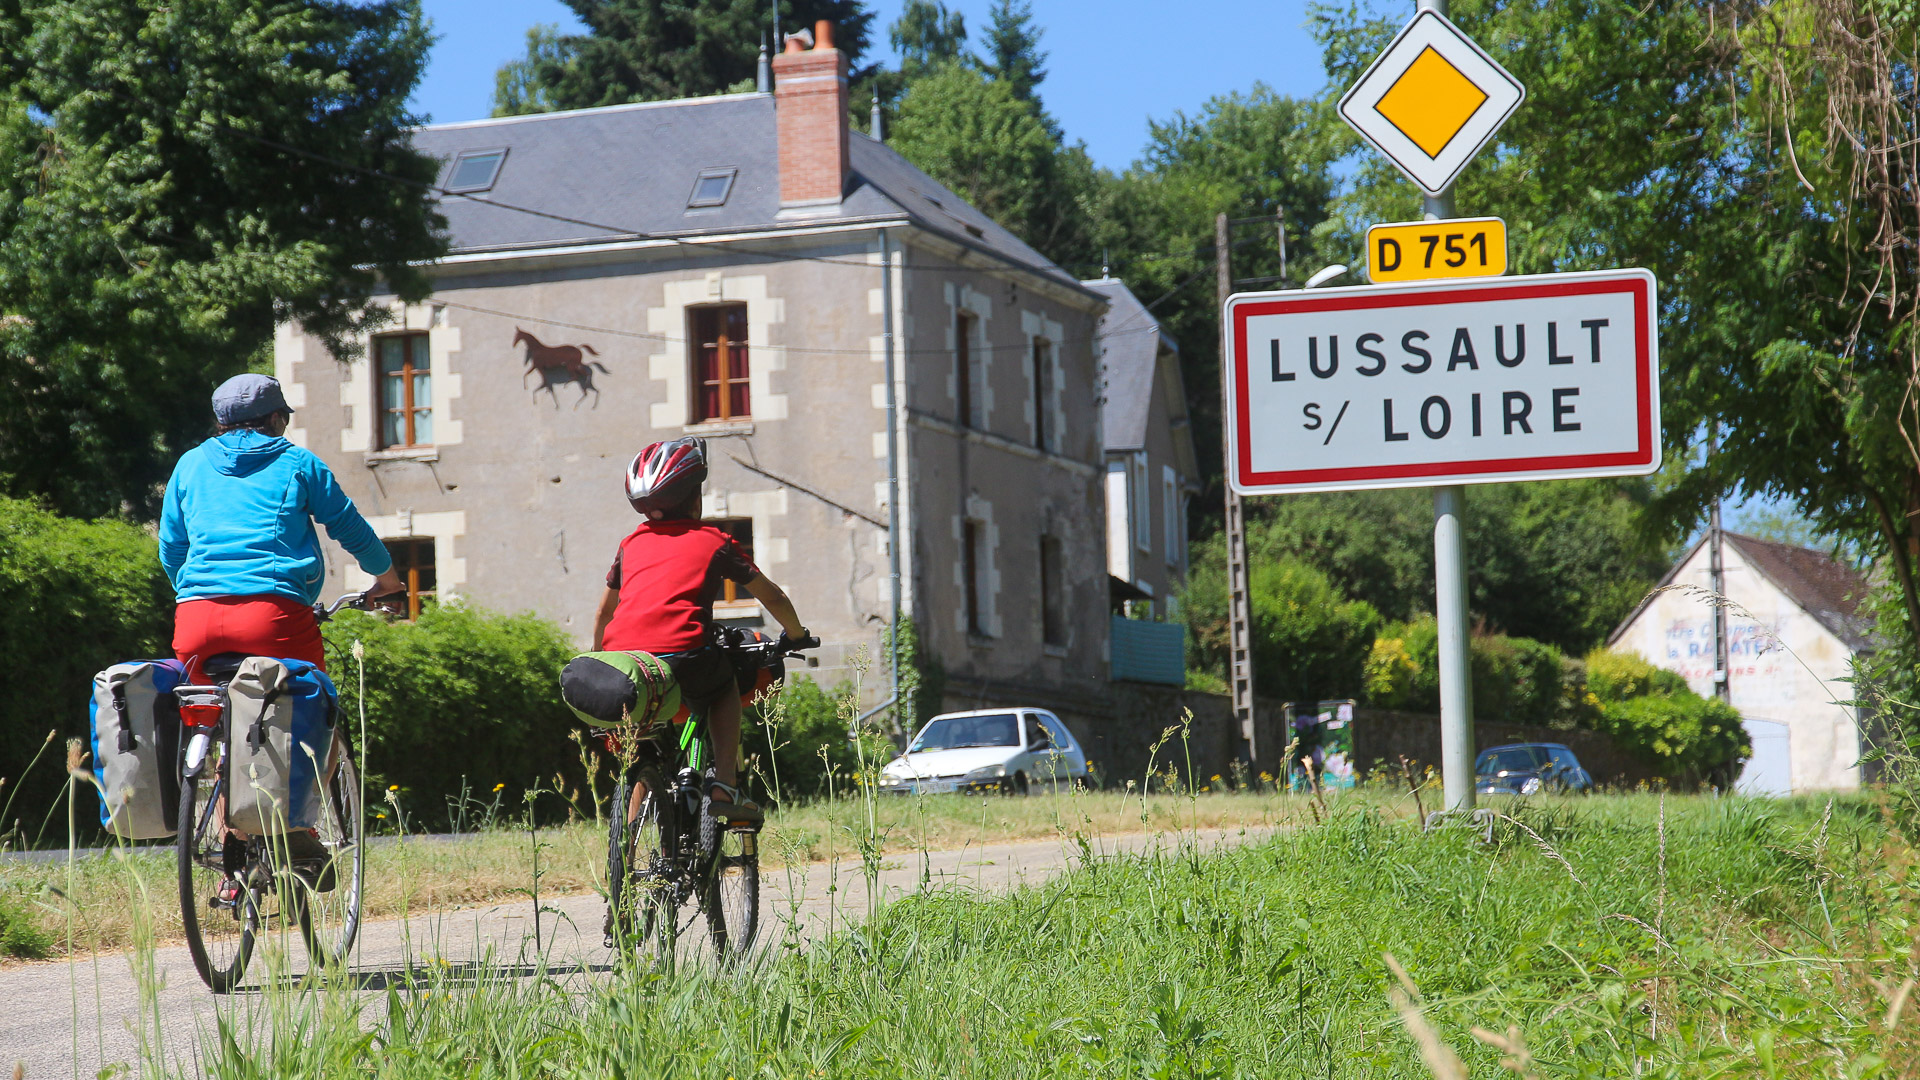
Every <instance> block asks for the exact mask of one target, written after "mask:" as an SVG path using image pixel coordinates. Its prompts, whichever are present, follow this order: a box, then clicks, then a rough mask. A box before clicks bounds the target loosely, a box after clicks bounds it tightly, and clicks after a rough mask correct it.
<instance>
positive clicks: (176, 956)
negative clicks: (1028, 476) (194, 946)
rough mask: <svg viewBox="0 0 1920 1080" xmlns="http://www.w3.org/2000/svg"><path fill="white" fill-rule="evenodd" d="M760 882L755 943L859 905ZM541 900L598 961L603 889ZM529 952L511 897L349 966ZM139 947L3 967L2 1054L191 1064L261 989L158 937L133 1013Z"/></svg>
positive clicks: (909, 866) (937, 884) (86, 1072)
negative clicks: (217, 980)
mask: <svg viewBox="0 0 1920 1080" xmlns="http://www.w3.org/2000/svg"><path fill="white" fill-rule="evenodd" d="M1269 831H1270V830H1267V829H1258V830H1255V829H1236V830H1230V831H1211V832H1203V833H1201V834H1200V840H1201V842H1202V844H1203V845H1204V846H1208V847H1214V846H1223V845H1234V844H1239V843H1242V842H1245V841H1247V840H1253V839H1259V838H1260V837H1261V836H1264V835H1265V834H1266V833H1267V832H1269ZM1178 842H1179V840H1178V838H1177V837H1174V836H1169V835H1154V836H1122V837H1115V838H1110V839H1107V840H1103V841H1096V842H1095V845H1094V847H1095V854H1096V856H1097V857H1112V856H1114V855H1120V854H1128V853H1138V852H1144V851H1149V850H1154V849H1163V850H1164V849H1171V848H1172V847H1174V846H1175V845H1176V844H1177V843H1178ZM1078 860H1079V851H1078V850H1077V848H1072V849H1070V848H1069V847H1068V845H1066V844H1064V843H1062V842H1061V841H1058V840H1047V841H1036V842H1029V843H1018V844H993V845H986V846H981V847H974V848H966V849H962V850H957V851H937V852H929V853H914V854H911V855H894V856H889V857H888V858H887V860H886V862H885V863H883V864H882V868H881V871H880V875H879V881H878V885H879V889H878V891H879V893H880V899H881V900H882V901H885V900H888V899H892V898H895V897H899V896H902V895H906V894H909V893H912V892H915V891H918V890H920V889H922V888H956V887H957V888H971V889H978V890H982V891H992V892H1004V891H1008V890H1011V889H1014V888H1018V887H1020V886H1022V885H1026V884H1036V883H1039V882H1041V881H1045V880H1046V879H1047V878H1050V877H1052V876H1054V875H1055V874H1058V873H1060V872H1062V871H1064V870H1066V869H1069V868H1070V867H1071V866H1072V865H1074V864H1076V863H1077V862H1078ZM761 893H762V897H761V910H762V912H763V916H764V919H765V925H764V927H763V929H762V931H761V933H760V941H761V942H762V943H763V944H765V943H768V942H776V941H780V940H782V939H783V937H784V936H785V933H786V931H787V929H788V925H787V924H797V929H798V932H799V934H800V936H801V937H802V938H804V939H807V940H812V939H814V938H817V937H819V936H821V935H823V934H826V933H829V932H831V931H832V930H836V929H839V928H840V927H842V926H844V925H846V924H847V923H849V922H858V921H859V920H861V919H862V918H864V917H865V915H866V912H867V910H868V898H867V887H866V880H865V878H864V877H863V876H862V875H861V873H860V867H859V864H858V863H857V862H852V863H848V862H842V863H836V864H825V863H815V864H812V865H810V866H805V867H795V868H791V869H783V870H771V871H768V872H767V873H766V874H765V876H764V878H763V880H762V882H761ZM546 904H547V906H550V907H553V908H558V909H559V914H558V915H555V914H553V913H551V912H549V913H548V914H546V915H544V916H543V918H542V930H543V933H542V937H543V938H544V944H545V946H546V948H545V952H546V955H547V957H548V960H547V966H548V969H549V970H554V969H558V970H560V971H561V972H563V973H566V974H568V975H570V976H573V977H581V978H590V977H593V976H594V975H595V974H597V973H600V972H604V971H606V970H608V966H609V963H610V961H611V959H612V957H611V955H610V954H609V952H608V950H607V949H606V948H605V947H603V946H602V944H601V940H600V926H601V920H602V916H603V915H604V913H605V910H606V909H605V906H604V904H603V902H602V901H601V899H600V897H598V896H591V895H590V896H572V897H563V898H560V899H557V900H550V901H547V902H546ZM290 936H291V937H293V938H295V939H296V940H297V938H298V935H297V934H296V935H290ZM699 937H700V935H696V934H690V935H687V938H688V939H689V940H687V941H686V942H685V943H684V944H685V948H687V949H688V950H690V951H689V957H690V958H691V957H692V956H693V955H697V950H699V949H700V948H701V942H700V941H699ZM540 952H541V949H540V947H539V946H538V945H536V944H535V942H534V940H533V919H532V914H531V910H530V907H529V905H528V904H527V903H526V902H524V901H521V902H518V903H513V904H497V905H487V906H481V907H475V908H471V909H466V910H455V911H442V912H434V913H431V914H421V915H416V916H414V917H413V918H411V919H407V920H400V919H390V920H382V921H377V922H372V923H369V924H367V926H366V927H365V928H364V930H363V931H362V932H361V934H360V941H359V947H358V956H357V958H356V960H355V962H354V963H353V964H352V969H353V971H354V973H355V975H356V976H357V977H359V978H360V980H361V981H362V985H363V986H364V987H365V988H366V989H367V991H368V992H369V993H377V992H379V991H380V990H382V989H384V988H385V987H386V986H387V985H389V984H390V983H392V982H393V981H395V980H396V979H404V978H406V977H407V976H408V974H409V973H410V972H412V971H415V970H417V968H418V965H420V964H422V963H423V962H426V961H441V962H446V963H451V964H458V963H463V962H470V961H473V960H477V959H480V958H482V957H484V956H488V955H491V957H492V958H493V959H494V960H495V961H497V962H501V963H507V964H514V963H517V962H521V961H524V960H525V959H527V958H531V957H536V956H538V955H539V954H540ZM136 959H137V958H136V957H135V956H134V955H133V954H107V955H101V956H98V957H90V958H85V959H80V960H73V961H60V962H53V963H42V964H31V965H26V966H22V967H15V968H10V969H7V970H4V971H0V1068H4V1067H5V1066H7V1065H11V1064H13V1063H14V1062H16V1061H17V1062H21V1063H23V1064H24V1067H25V1070H26V1071H25V1076H26V1077H27V1078H28V1080H41V1078H45V1077H74V1078H76V1080H77V1078H79V1077H82V1076H88V1077H91V1076H95V1075H98V1073H99V1070H101V1069H103V1068H106V1067H109V1066H111V1065H114V1064H116V1063H122V1062H125V1063H130V1064H131V1063H134V1062H135V1061H136V1060H137V1059H139V1058H140V1057H142V1056H143V1047H149V1048H157V1053H155V1054H154V1055H153V1056H157V1057H159V1058H161V1059H162V1060H165V1061H167V1062H169V1063H171V1064H173V1065H174V1066H175V1067H176V1068H178V1069H179V1071H181V1072H183V1073H186V1074H188V1075H195V1074H197V1073H198V1072H199V1071H200V1070H199V1069H198V1068H197V1067H196V1064H195V1062H196V1061H197V1059H198V1056H199V1055H198V1048H199V1040H200V1033H201V1032H203V1031H206V1030H210V1029H211V1026H212V1021H213V1020H214V1019H215V1018H216V1017H217V1016H221V1015H225V1016H229V1017H231V1018H233V1019H234V1020H235V1021H236V1022H238V1023H240V1024H242V1025H243V1026H244V1025H245V1024H246V1023H247V1020H248V1019H249V1016H250V1014H252V1013H253V1012H255V1011H256V1007H257V1005H258V1004H259V1002H260V1000H261V997H260V994H259V986H258V983H257V982H254V983H252V984H251V985H250V986H249V987H247V988H246V989H243V990H242V991H240V992H238V993H235V994H232V995H229V996H227V997H225V998H216V997H214V996H213V995H212V994H210V993H208V992H207V989H206V987H205V986H204V985H203V984H202V983H201V982H200V979H199V976H198V975H197V974H195V972H194V970H193V962H192V961H191V960H190V959H189V958H188V956H187V950H186V948H185V946H168V947H166V948H161V949H157V950H155V951H154V952H153V954H152V969H153V971H154V973H155V976H156V981H157V983H158V984H159V989H158V991H157V993H155V994H154V996H153V1001H154V1007H152V1008H150V1009H149V1010H148V1012H147V1015H146V1017H145V1018H144V1021H143V1018H142V1016H141V1011H142V1010H141V993H140V982H139V980H138V978H137V977H136V975H135V972H134V961H135V960H136ZM305 963H306V957H305V954H304V952H303V951H302V950H301V948H300V946H298V945H297V944H296V945H293V946H291V952H290V954H289V955H288V956H287V958H286V965H285V966H286V969H287V970H290V971H292V972H294V973H298V972H300V971H302V970H303V969H304V965H305ZM268 967H269V965H268V964H267V963H266V962H265V961H264V959H263V958H256V959H255V961H254V963H253V965H252V966H251V968H250V970H249V975H250V976H255V977H256V978H257V977H258V974H259V973H262V972H265V971H267V970H268Z"/></svg>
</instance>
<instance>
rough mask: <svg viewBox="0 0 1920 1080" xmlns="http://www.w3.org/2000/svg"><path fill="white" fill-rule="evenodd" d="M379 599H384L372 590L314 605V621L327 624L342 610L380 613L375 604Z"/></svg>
mask: <svg viewBox="0 0 1920 1080" xmlns="http://www.w3.org/2000/svg"><path fill="white" fill-rule="evenodd" d="M387 595H388V596H399V595H401V594H400V593H388V594H387ZM378 599H383V598H381V597H375V596H374V595H373V590H372V589H367V590H364V591H362V592H357V593H347V594H345V595H343V596H341V597H340V599H338V600H335V601H334V602H333V603H331V604H325V603H320V604H315V605H313V619H314V621H315V622H326V621H327V620H328V619H331V618H333V617H334V616H335V615H336V614H338V613H339V611H340V609H341V608H352V609H354V610H355V611H378V610H379V605H378V604H377V603H375V601H376V600H378Z"/></svg>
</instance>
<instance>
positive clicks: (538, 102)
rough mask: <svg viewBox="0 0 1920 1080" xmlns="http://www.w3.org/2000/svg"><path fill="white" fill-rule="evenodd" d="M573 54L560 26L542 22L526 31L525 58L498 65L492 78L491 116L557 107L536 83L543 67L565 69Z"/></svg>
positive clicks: (544, 90)
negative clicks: (561, 34) (562, 35)
mask: <svg viewBox="0 0 1920 1080" xmlns="http://www.w3.org/2000/svg"><path fill="white" fill-rule="evenodd" d="M572 55H573V52H572V50H571V49H569V48H568V47H567V44H566V40H565V39H564V38H562V37H561V36H560V27H558V26H556V25H554V24H553V23H542V24H540V25H539V26H534V27H530V28H528V30H527V55H526V56H524V57H522V58H520V59H518V60H509V61H508V62H507V63H505V64H502V65H501V67H500V70H499V71H497V72H495V73H494V76H493V115H495V116H524V115H526V114H527V113H543V112H552V111H554V110H555V109H557V108H559V107H560V106H559V105H558V104H556V103H555V101H554V97H553V92H552V91H551V90H550V89H548V87H547V85H546V84H545V83H543V82H541V81H540V76H539V71H540V69H541V67H542V66H543V65H544V66H546V67H548V68H551V69H553V70H558V69H560V68H562V67H564V66H566V63H567V60H568V59H569V58H570V57H571V56H572Z"/></svg>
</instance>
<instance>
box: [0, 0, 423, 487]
mask: <svg viewBox="0 0 1920 1080" xmlns="http://www.w3.org/2000/svg"><path fill="white" fill-rule="evenodd" d="M7 10H8V11H9V12H11V16H10V17H3V18H0V162H4V163H5V164H4V166H0V490H7V491H11V492H13V493H16V494H22V493H31V494H36V495H39V496H41V497H43V498H45V499H46V500H47V501H48V503H49V504H51V505H52V506H54V507H56V508H58V509H59V510H61V511H63V512H66V513H70V514H77V515H82V516H94V515H99V514H105V513H115V514H128V515H132V516H135V517H152V516H154V515H155V514H156V513H157V511H158V508H159V501H160V490H161V484H162V482H163V481H164V480H165V478H166V476H167V474H168V471H169V470H170V468H171V466H172V464H173V460H174V458H175V457H176V456H177V455H178V454H179V453H180V452H181V451H183V450H185V449H186V448H187V447H188V446H190V445H191V444H192V443H193V442H194V441H196V440H197V439H198V438H200V437H202V436H204V435H205V434H206V432H207V430H208V427H209V425H210V421H211V417H210V416H209V413H208V405H207V398H208V394H209V393H210V391H211V390H212V388H213V386H214V385H215V384H216V383H217V382H219V381H220V380H221V379H224V378H225V377H227V376H229V375H232V374H234V373H236V372H239V371H241V370H244V369H245V368H246V367H247V366H248V365H249V363H258V362H262V361H263V359H264V357H265V356H266V355H267V350H268V348H269V344H270V342H271V340H272V337H273V330H274V326H275V324H276V323H277V322H280V321H283V320H288V319H298V320H300V322H301V323H302V324H303V325H304V326H305V327H306V329H307V330H308V331H309V332H310V333H312V334H314V335H316V336H318V337H320V338H321V339H322V340H324V341H325V342H327V344H328V345H329V346H330V347H331V348H333V349H334V350H335V352H336V354H337V355H347V354H349V353H350V352H351V342H352V341H353V340H354V338H355V336H356V335H357V334H359V333H360V332H362V331H364V330H366V329H367V328H369V327H372V326H377V325H379V324H380V322H381V321H382V320H383V319H384V318H385V317H386V311H385V308H384V306H382V307H380V308H374V307H371V306H370V305H369V304H368V302H367V301H368V298H369V296H370V295H371V294H372V293H373V292H374V290H375V289H376V288H387V289H392V290H394V291H395V292H397V293H398V294H399V295H400V296H401V297H403V298H405V299H409V300H416V299H421V298H423V297H425V296H426V295H427V293H428V291H429V286H428V280H427V278H426V276H425V274H424V273H422V271H421V270H420V269H419V267H418V264H419V263H421V262H425V261H429V260H431V259H433V258H435V257H437V256H438V255H440V254H441V253H442V252H443V251H444V250H445V242H444V239H443V238H442V236H441V235H440V226H441V223H440V220H439V218H438V217H437V216H436V214H435V213H434V212H433V209H432V204H431V201H430V193H429V192H428V190H427V189H426V185H429V184H431V183H432V181H433V179H434V178H435V176H436V174H437V172H438V166H437V165H436V164H435V163H434V162H433V161H431V160H430V159H428V158H426V157H424V156H422V155H420V154H418V153H416V152H415V151H414V150H413V149H412V148H411V147H410V146H409V144H408V140H407V131H408V129H409V128H410V127H412V126H413V125H414V124H415V122H416V121H415V118H414V117H413V116H412V115H411V114H410V113H409V112H408V111H407V105H406V100H407V96H408V95H409V94H410V93H411V92H412V91H413V88H414V85H415V84H416V83H417V82H418V81H419V77H420V72H421V66H422V64H423V63H424V60H425V57H426V50H427V45H428V40H429V39H428V35H427V30H426V26H425V24H424V22H423V21H422V19H421V16H420V12H419V9H418V6H417V4H416V3H415V2H413V0H383V2H347V0H304V2H297V3H296V2H285V3H276V4H262V3H258V2H255V0H197V2H195V3H190V4H163V3H158V2H139V3H133V2H127V3H109V2H106V0H22V2H19V3H15V4H11V5H9V6H8V8H7ZM376 174H384V177H391V178H393V179H388V178H383V176H382V175H376Z"/></svg>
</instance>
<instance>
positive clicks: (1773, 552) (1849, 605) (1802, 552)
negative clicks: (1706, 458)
mask: <svg viewBox="0 0 1920 1080" xmlns="http://www.w3.org/2000/svg"><path fill="white" fill-rule="evenodd" d="M1720 535H1721V536H1723V537H1725V538H1726V542H1727V543H1728V544H1729V545H1731V546H1732V547H1734V548H1736V549H1738V550H1739V552H1740V555H1741V557H1742V558H1744V559H1745V560H1746V561H1747V565H1749V566H1751V567H1753V569H1754V570H1755V571H1756V572H1757V573H1759V574H1760V576H1761V577H1764V578H1766V579H1767V581H1768V582H1770V583H1771V584H1772V585H1773V587H1774V588H1776V589H1779V590H1780V591H1781V593H1783V594H1785V595H1786V597H1787V599H1789V600H1792V601H1793V602H1794V603H1795V604H1798V605H1799V606H1800V609H1801V610H1803V611H1805V612H1806V613H1807V614H1809V615H1811V616H1813V618H1814V621H1816V622H1818V623H1819V624H1820V625H1821V626H1824V627H1826V628H1827V630H1828V632H1830V633H1831V634H1833V636H1834V637H1837V638H1839V639H1840V640H1841V642H1842V643H1844V644H1845V645H1846V646H1847V648H1849V649H1851V650H1853V651H1854V652H1862V651H1865V650H1867V649H1868V648H1870V647H1871V644H1872V640H1871V639H1872V633H1873V619H1872V617H1871V616H1870V615H1868V614H1867V613H1866V612H1864V611H1862V610H1861V605H1862V604H1863V603H1864V602H1865V601H1866V598H1867V590H1868V585H1867V579H1866V578H1865V577H1864V576H1863V575H1861V574H1860V572H1859V571H1857V570H1855V569H1853V568H1852V567H1850V566H1848V565H1846V564H1845V563H1842V562H1838V561H1836V560H1835V559H1834V558H1833V557H1832V556H1830V555H1828V554H1827V553H1826V552H1824V551H1816V550H1814V549H1812V548H1803V547H1799V546H1796V545H1794V544H1782V543H1778V542H1775V541H1772V540H1762V539H1760V538H1758V537H1754V536H1745V535H1742V534H1740V533H1736V532H1725V531H1723V532H1722V533H1721V534H1720ZM1706 542H1707V537H1705V536H1702V537H1701V538H1700V539H1699V541H1698V542H1696V543H1695V544H1694V545H1693V547H1692V548H1690V549H1688V551H1687V553H1686V554H1685V555H1683V556H1681V557H1680V560H1679V561H1678V562H1676V563H1674V564H1673V568H1672V569H1671V570H1668V571H1667V576H1666V577H1664V578H1662V579H1660V584H1661V586H1666V585H1671V584H1672V583H1673V581H1674V578H1676V577H1677V576H1679V573H1680V568H1681V567H1683V566H1685V565H1687V563H1689V562H1691V561H1692V560H1693V557H1694V555H1695V553H1697V552H1698V551H1699V550H1700V548H1701V546H1702V545H1704V544H1705V543H1706ZM1651 602H1652V598H1651V596H1649V597H1648V598H1646V599H1643V600H1641V601H1640V603H1639V604H1638V605H1637V606H1635V607H1634V609H1633V611H1632V613H1631V614H1629V615H1628V616H1627V617H1626V618H1625V619H1622V620H1621V621H1620V625H1619V626H1617V627H1615V628H1614V631H1613V633H1611V634H1609V635H1607V643H1608V644H1609V645H1611V644H1612V643H1613V642H1614V641H1616V640H1618V639H1619V637H1620V635H1621V634H1623V633H1625V632H1626V629H1627V627H1628V626H1631V625H1632V624H1633V621H1634V620H1635V619H1637V618H1639V617H1640V613H1641V612H1642V611H1644V610H1646V607H1647V605H1648V604H1649V603H1651Z"/></svg>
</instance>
